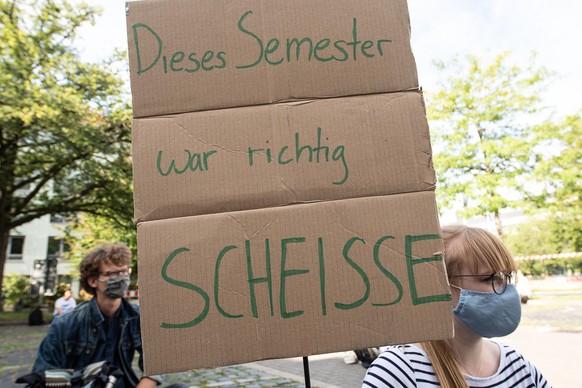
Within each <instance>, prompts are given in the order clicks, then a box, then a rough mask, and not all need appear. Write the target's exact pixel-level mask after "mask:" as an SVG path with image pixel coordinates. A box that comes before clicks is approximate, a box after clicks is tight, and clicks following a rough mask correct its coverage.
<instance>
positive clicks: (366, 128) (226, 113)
mask: <svg viewBox="0 0 582 388" xmlns="http://www.w3.org/2000/svg"><path fill="white" fill-rule="evenodd" d="M133 134H134V135H133V159H134V165H133V166H134V167H133V170H134V182H135V217H136V220H137V221H138V222H141V221H149V220H154V219H162V218H172V217H181V216H191V215H199V214H207V213H220V212H225V211H235V210H246V209H257V208H262V207H272V206H285V205H291V204H297V203H305V202H320V201H328V200H335V199H345V198H356V197H365V196H374V195H386V194H396V193H407V192H415V191H424V190H434V187H435V175H434V170H433V168H432V165H431V159H430V158H431V147H430V140H429V133H428V125H427V123H426V118H425V117H424V105H423V101H422V96H421V94H420V93H419V92H414V91H411V92H401V93H389V94H373V95H366V96H357V97H346V98H338V99H324V100H315V101H310V102H309V103H304V102H302V103H299V102H295V103H285V104H276V105H263V106H258V107H242V108H233V109H224V110H215V111H205V112H196V113H190V114H182V115H176V116H161V117H154V118H147V119H140V120H136V121H135V122H134V130H133Z"/></svg>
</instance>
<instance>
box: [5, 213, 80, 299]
mask: <svg viewBox="0 0 582 388" xmlns="http://www.w3.org/2000/svg"><path fill="white" fill-rule="evenodd" d="M65 226H66V220H65V219H64V218H61V217H58V216H50V215H46V216H44V217H41V218H37V219H35V220H33V221H31V222H29V223H27V224H25V225H22V226H20V227H18V228H15V229H14V230H12V231H11V232H10V238H9V241H8V249H7V256H6V264H5V266H4V275H5V276H6V275H24V276H28V277H29V279H30V284H31V286H32V289H33V291H34V292H39V293H41V294H45V295H52V294H54V293H55V291H56V286H57V284H58V283H59V282H60V281H62V280H63V279H66V280H67V281H70V280H71V274H74V273H75V272H77V268H76V267H75V266H73V265H71V263H69V262H66V261H64V260H63V254H64V253H65V252H66V251H67V247H66V245H65V244H64V240H63V239H62V237H63V235H64V233H63V230H64V228H65ZM71 286H72V288H73V290H72V291H73V294H74V295H77V294H78V291H79V285H78V281H73V282H72V284H71Z"/></svg>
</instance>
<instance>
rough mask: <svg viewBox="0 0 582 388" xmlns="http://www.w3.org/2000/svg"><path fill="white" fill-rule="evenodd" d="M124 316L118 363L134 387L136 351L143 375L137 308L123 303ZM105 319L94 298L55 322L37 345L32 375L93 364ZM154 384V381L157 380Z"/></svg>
mask: <svg viewBox="0 0 582 388" xmlns="http://www.w3.org/2000/svg"><path fill="white" fill-rule="evenodd" d="M122 303H123V305H122V306H121V307H122V308H124V309H125V312H126V313H125V315H124V318H123V320H122V322H121V334H120V337H119V338H120V340H119V349H118V352H119V359H120V360H121V364H122V365H118V366H120V367H121V368H122V370H123V372H124V373H125V376H127V378H128V380H129V381H130V382H131V383H132V385H134V386H135V385H137V383H138V382H139V379H138V378H137V376H136V375H135V373H134V371H133V369H132V367H131V363H132V360H133V356H134V353H135V351H137V352H138V353H139V368H140V369H141V370H142V371H143V352H142V345H141V331H140V316H139V306H138V305H135V304H131V303H129V302H127V301H126V300H125V299H122ZM103 320H104V318H103V315H102V314H101V312H100V311H99V307H98V306H97V302H96V301H95V298H93V299H92V300H90V301H89V302H84V303H81V304H80V305H78V306H77V307H76V308H75V310H73V311H71V312H69V313H67V314H64V315H62V316H59V317H57V318H55V320H54V321H53V322H52V323H51V325H50V327H49V330H48V334H47V336H46V337H45V338H44V340H43V341H42V343H41V344H40V347H39V349H38V353H37V358H36V361H35V363H34V366H33V368H32V371H33V372H43V371H45V370H47V369H75V370H77V369H82V368H84V367H85V366H87V365H89V364H90V363H92V362H96V361H101V360H94V359H93V355H94V353H95V348H96V345H97V341H98V339H99V330H100V329H101V328H102V325H101V323H102V322H103ZM156 380H157V379H156Z"/></svg>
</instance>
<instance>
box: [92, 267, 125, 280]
mask: <svg viewBox="0 0 582 388" xmlns="http://www.w3.org/2000/svg"><path fill="white" fill-rule="evenodd" d="M130 273H131V269H130V268H125V269H121V270H118V271H107V272H101V273H99V276H105V277H108V278H109V279H110V280H111V279H117V278H118V277H120V276H125V275H129V274H130Z"/></svg>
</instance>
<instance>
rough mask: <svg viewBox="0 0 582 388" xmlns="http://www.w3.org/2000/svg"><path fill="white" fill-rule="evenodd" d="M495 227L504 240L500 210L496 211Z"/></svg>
mask: <svg viewBox="0 0 582 388" xmlns="http://www.w3.org/2000/svg"><path fill="white" fill-rule="evenodd" d="M495 229H496V230H497V236H499V238H500V239H501V240H503V226H502V225H501V215H500V214H499V211H496V212H495Z"/></svg>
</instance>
